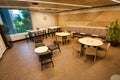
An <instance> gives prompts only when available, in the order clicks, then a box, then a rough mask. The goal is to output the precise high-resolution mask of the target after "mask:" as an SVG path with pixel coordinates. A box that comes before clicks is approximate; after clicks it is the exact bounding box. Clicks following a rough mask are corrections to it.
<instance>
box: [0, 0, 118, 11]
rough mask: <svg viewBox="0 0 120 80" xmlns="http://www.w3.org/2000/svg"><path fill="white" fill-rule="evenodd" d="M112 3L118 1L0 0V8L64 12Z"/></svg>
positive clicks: (114, 3)
mask: <svg viewBox="0 0 120 80" xmlns="http://www.w3.org/2000/svg"><path fill="white" fill-rule="evenodd" d="M112 5H120V3H117V2H114V1H112V0H0V8H9V9H26V10H33V11H34V10H35V11H44V12H64V11H71V10H78V9H85V8H94V7H102V6H112Z"/></svg>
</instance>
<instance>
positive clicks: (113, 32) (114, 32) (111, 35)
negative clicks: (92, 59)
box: [107, 20, 120, 46]
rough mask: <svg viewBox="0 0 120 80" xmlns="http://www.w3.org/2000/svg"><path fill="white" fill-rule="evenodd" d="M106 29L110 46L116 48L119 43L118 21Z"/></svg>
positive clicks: (119, 27)
mask: <svg viewBox="0 0 120 80" xmlns="http://www.w3.org/2000/svg"><path fill="white" fill-rule="evenodd" d="M107 28H108V40H109V41H110V42H111V45H112V46H117V45H118V44H119V43H120V25H119V22H118V20H116V21H113V22H112V23H111V24H110V25H109V26H107Z"/></svg>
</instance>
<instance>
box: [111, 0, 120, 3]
mask: <svg viewBox="0 0 120 80" xmlns="http://www.w3.org/2000/svg"><path fill="white" fill-rule="evenodd" d="M112 1H114V2H117V3H120V0H112Z"/></svg>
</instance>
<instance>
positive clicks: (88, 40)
mask: <svg viewBox="0 0 120 80" xmlns="http://www.w3.org/2000/svg"><path fill="white" fill-rule="evenodd" d="M78 42H80V43H81V44H84V45H89V46H101V45H102V44H103V42H102V41H101V40H98V39H95V38H80V39H79V40H78Z"/></svg>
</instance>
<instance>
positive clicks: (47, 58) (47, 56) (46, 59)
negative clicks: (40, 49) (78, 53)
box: [39, 51, 54, 70]
mask: <svg viewBox="0 0 120 80" xmlns="http://www.w3.org/2000/svg"><path fill="white" fill-rule="evenodd" d="M39 60H40V62H41V70H43V66H44V65H46V64H49V63H52V66H53V67H54V63H53V60H52V52H51V51H47V52H44V53H43V54H41V55H39Z"/></svg>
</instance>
